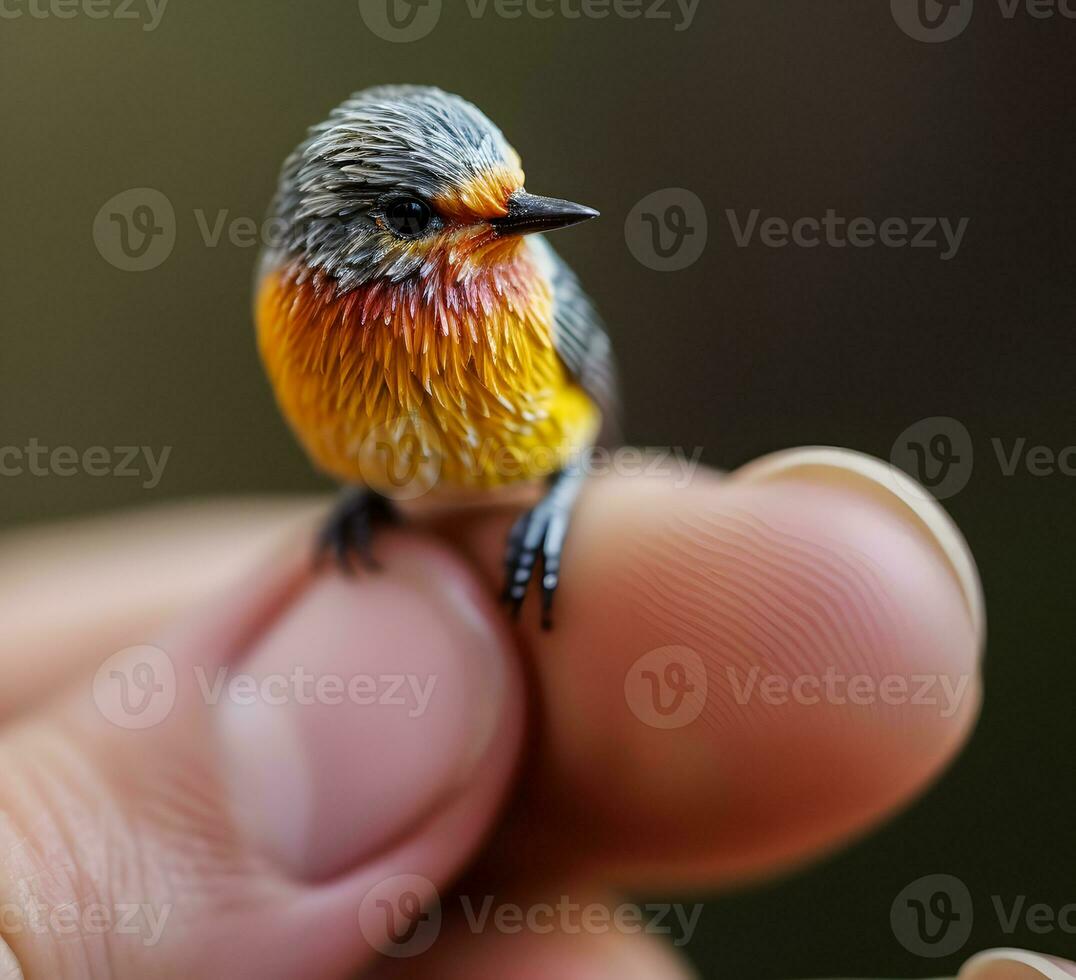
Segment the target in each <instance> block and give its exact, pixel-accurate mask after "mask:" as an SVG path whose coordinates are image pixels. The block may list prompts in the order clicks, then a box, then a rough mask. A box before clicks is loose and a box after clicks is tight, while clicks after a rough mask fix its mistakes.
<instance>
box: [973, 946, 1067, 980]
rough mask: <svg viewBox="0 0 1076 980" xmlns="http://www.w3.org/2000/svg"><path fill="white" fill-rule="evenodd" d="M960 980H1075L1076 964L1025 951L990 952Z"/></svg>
mask: <svg viewBox="0 0 1076 980" xmlns="http://www.w3.org/2000/svg"><path fill="white" fill-rule="evenodd" d="M958 976H959V980H1042V978H1043V977H1045V978H1046V980H1071V978H1072V977H1076V963H1072V962H1070V961H1069V960H1062V959H1057V958H1056V957H1053V956H1043V955H1042V954H1041V953H1031V952H1028V951H1026V950H1023V949H990V950H985V951H984V952H982V953H979V954H978V955H976V956H973V957H972V958H971V959H970V960H968V962H967V963H965V964H964V966H963V968H962V969H961V971H960V973H959V975H958Z"/></svg>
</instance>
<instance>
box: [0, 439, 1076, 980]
mask: <svg viewBox="0 0 1076 980" xmlns="http://www.w3.org/2000/svg"><path fill="white" fill-rule="evenodd" d="M322 507H323V505H322V504H321V503H320V502H313V503H312V502H277V503H272V502H231V503H217V504H210V505H186V506H183V507H172V508H166V509H162V510H160V511H157V512H149V513H143V514H138V515H134V516H126V517H119V518H109V519H106V520H104V521H96V522H91V523H88V524H85V525H82V524H79V525H73V526H70V527H61V528H57V529H52V530H49V529H46V530H44V531H40V530H37V531H30V532H24V533H22V534H20V535H16V536H13V537H11V538H10V539H9V540H8V541H7V542H6V543H5V546H4V547H3V548H2V549H0V586H2V587H0V595H2V596H3V598H2V599H0V615H2V617H3V621H4V623H5V624H6V626H7V629H6V630H5V640H4V642H3V644H2V646H0V663H2V666H3V671H4V677H5V684H4V686H3V689H2V691H0V720H2V721H3V723H4V727H3V728H2V729H0V767H2V771H3V772H4V773H5V778H4V780H3V784H2V788H0V811H2V813H3V817H4V819H3V822H2V824H0V852H2V853H3V854H4V855H5V860H4V862H3V864H2V865H0V909H3V910H4V917H3V919H0V933H2V934H3V936H4V937H5V938H6V940H7V944H8V946H9V951H8V955H7V960H8V964H9V965H8V967H7V972H6V973H4V972H2V971H0V977H18V976H20V975H25V976H26V977H37V976H47V977H57V978H64V977H90V976H93V977H97V976H112V977H117V978H121V980H122V978H127V977H131V978H134V977H138V978H145V977H185V978H186V977H216V976H221V977H223V976H228V977H246V976H250V977H259V978H272V977H280V978H292V977H304V978H305V977H322V976H325V977H332V976H342V975H347V973H348V971H349V970H353V969H355V968H362V967H365V968H368V969H375V968H380V969H382V970H386V972H392V971H400V972H401V973H403V974H404V975H408V976H416V977H421V976H437V977H450V978H451V977H468V978H478V980H481V978H483V977H504V976H513V977H554V976H555V977H565V978H591V977H629V978H630V977H634V976H639V977H654V978H657V977H665V976H668V977H679V976H685V975H688V974H689V973H690V971H689V969H688V968H687V967H686V966H685V965H684V964H683V963H681V962H680V961H679V960H678V959H677V958H676V957H675V956H674V954H673V952H672V951H671V949H670V948H669V947H667V946H665V945H663V944H662V943H661V942H660V941H659V940H657V939H655V938H654V937H653V936H651V935H648V934H646V933H645V932H642V933H640V932H639V931H637V929H636V928H634V927H629V925H628V924H625V922H621V923H620V925H613V926H610V925H609V922H608V921H606V922H605V924H604V925H601V924H600V923H598V920H599V919H600V918H601V916H600V915H595V918H594V919H593V920H592V921H591V926H589V927H588V926H587V925H586V924H585V923H584V924H583V926H582V928H579V929H575V928H573V927H570V924H569V926H566V923H565V919H564V918H563V917H562V916H560V914H559V913H558V914H557V915H555V916H552V917H550V918H549V919H548V922H547V918H546V917H545V912H544V910H545V908H546V907H547V906H548V907H550V908H552V907H553V906H555V905H556V904H557V903H558V900H559V898H560V896H568V897H569V898H570V900H571V902H572V903H574V904H576V905H578V906H583V907H586V906H590V905H593V908H594V909H599V910H600V909H602V908H606V909H613V908H615V907H616V906H617V901H618V900H617V899H616V897H615V896H616V893H617V890H619V889H622V888H631V889H658V888H672V887H676V888H684V887H706V888H713V887H717V886H727V885H729V884H730V883H735V882H738V881H741V880H744V879H748V878H756V877H759V876H765V875H771V874H774V873H775V872H777V871H780V870H781V869H784V868H787V867H789V866H791V865H794V864H796V863H799V862H803V861H805V860H807V859H808V858H810V857H811V856H813V855H815V854H818V853H819V852H822V851H825V850H828V849H832V848H834V847H836V846H838V845H839V844H840V843H841V842H842V841H845V840H847V839H848V838H849V837H851V836H853V835H856V834H858V833H861V832H862V831H863V830H864V828H866V827H869V826H870V825H872V824H874V823H876V822H878V821H880V820H882V819H883V818H884V817H885V816H886V815H887V814H889V813H891V812H893V811H894V810H895V809H896V808H898V807H900V806H901V805H902V804H904V803H905V802H906V801H907V800H908V799H909V798H910V797H911V796H913V795H915V794H916V793H917V792H919V791H920V790H921V789H922V788H923V787H924V786H925V785H926V784H928V783H929V782H930V780H932V779H933V778H934V777H935V776H936V775H937V774H938V772H939V771H940V770H941V769H942V768H943V767H944V766H945V764H946V763H947V762H948V760H949V759H950V758H951V757H952V755H953V754H954V752H955V751H956V750H957V749H958V748H959V746H960V745H961V743H962V742H963V741H964V739H965V738H966V737H967V735H968V733H969V731H970V729H971V727H972V724H973V722H974V719H975V716H976V713H977V709H978V704H979V697H980V686H979V671H978V664H979V655H980V649H981V646H982V640H983V608H982V599H981V595H980V590H979V584H978V578H977V575H976V572H975V568H974V564H973V562H972V559H971V557H970V555H969V554H968V552H967V550H966V547H965V545H964V544H963V542H962V539H961V538H960V536H959V533H958V532H957V531H956V530H955V528H954V527H953V526H952V525H951V523H950V522H949V521H948V519H947V518H946V517H945V515H944V514H943V513H942V511H941V510H940V508H938V506H937V505H936V504H934V503H933V502H931V501H928V500H927V499H926V497H925V496H924V495H923V494H921V493H920V492H919V491H918V490H916V489H915V488H914V487H913V486H912V485H911V484H910V483H908V482H907V481H905V480H903V478H901V477H899V476H897V475H896V474H895V473H893V472H892V471H891V470H890V469H889V468H888V467H886V466H884V465H883V464H881V463H878V462H876V461H872V460H868V459H866V458H865V457H861V456H857V455H854V454H851V453H844V452H838V451H833V450H799V451H793V452H790V453H783V454H778V455H777V456H775V457H770V458H768V459H766V460H763V461H760V462H759V463H756V464H753V465H752V466H751V467H748V468H747V469H746V470H744V471H740V472H739V473H737V474H734V475H732V476H731V477H727V478H721V477H718V476H716V475H713V474H708V475H707V474H699V475H698V476H697V477H696V479H695V480H694V482H693V483H692V484H691V485H690V486H689V487H687V488H683V489H676V488H674V487H672V486H671V485H670V484H669V483H668V482H667V481H665V480H662V479H658V478H638V479H635V480H625V479H619V478H608V479H603V480H600V481H595V482H594V483H592V485H591V486H589V487H588V489H587V491H586V493H585V495H584V497H583V499H582V501H581V504H580V507H579V510H578V513H577V515H576V518H575V523H574V526H573V532H572V536H571V539H570V542H569V549H568V552H567V554H566V561H565V568H564V587H563V588H562V590H561V594H560V596H559V600H558V603H559V604H558V622H557V627H556V629H555V630H554V631H553V632H552V633H549V634H543V633H542V632H540V630H539V629H538V625H537V620H538V617H537V616H536V615H534V610H533V609H528V610H524V616H523V618H522V619H521V622H520V624H519V626H518V628H516V629H515V630H514V631H513V630H512V629H511V628H510V626H509V624H508V623H507V622H506V620H505V617H504V615H503V613H502V611H501V610H499V609H498V608H497V607H496V604H495V602H494V601H493V599H492V598H491V596H492V595H493V590H494V588H495V586H496V582H497V580H498V573H499V563H500V554H501V546H502V543H503V540H504V534H505V531H506V529H507V526H508V523H509V522H510V520H511V517H512V514H511V513H509V512H507V511H500V512H489V511H483V512H482V513H480V514H478V513H476V514H469V515H466V516H463V517H457V518H455V519H453V520H452V521H451V522H448V521H445V520H442V521H441V522H440V523H438V524H436V525H432V526H430V527H427V528H424V529H419V530H404V531H390V532H386V533H385V534H384V535H383V536H381V537H380V538H379V541H378V544H377V549H376V554H377V556H378V558H379V560H380V562H381V564H382V566H383V568H382V571H381V572H380V573H378V574H361V575H359V576H358V577H356V578H355V579H354V580H349V579H347V578H345V577H344V576H342V575H340V574H339V573H337V572H331V571H327V572H325V573H323V574H320V575H315V574H313V573H312V572H311V570H310V563H309V558H310V540H311V537H312V534H313V528H314V526H315V523H316V519H317V515H318V514H320V512H321V510H322ZM265 551H270V552H271V553H272V555H271V557H269V558H262V559H260V570H258V571H257V572H256V573H255V574H253V575H250V574H244V573H243V569H244V568H247V567H248V566H250V565H252V564H255V563H256V561H255V559H256V556H258V555H259V554H261V553H263V552H265ZM237 582H238V584H236V583H237ZM142 643H151V644H153V647H155V648H156V650H157V652H156V653H155V652H153V651H152V650H149V651H147V650H146V649H144V648H143V649H142V650H141V652H135V653H131V654H127V655H121V656H119V657H116V656H113V655H114V654H115V653H116V651H119V650H121V649H123V648H127V647H130V646H132V645H133V644H142ZM669 648H672V649H669ZM654 651H659V652H657V653H655V652H654ZM147 665H148V666H149V668H150V671H151V673H148V674H147V673H146V670H145V668H146V666H147ZM670 667H671V670H670ZM170 672H171V673H170ZM921 676H929V677H933V678H934V679H935V681H936V682H937V683H936V684H935V687H934V692H935V694H936V696H935V697H934V698H933V700H932V702H931V703H913V701H916V700H917V699H914V698H912V697H911V694H912V693H914V690H905V691H904V693H903V694H902V693H901V686H900V683H899V682H900V679H901V678H903V679H905V681H906V683H911V679H912V678H913V677H917V678H918V677H921ZM857 677H859V678H865V680H859V681H857V680H855V679H856V678H857ZM401 678H402V680H400V681H399V683H397V682H398V679H401ZM827 678H828V680H827ZM887 679H889V680H887ZM893 679H895V680H893ZM941 681H946V682H947V683H948V685H949V686H948V687H946V686H945V685H944V684H942V683H941ZM667 682H671V686H669V684H668V683H667ZM782 685H783V686H782ZM852 685H858V688H857V689H856V691H853V690H852ZM885 685H888V686H885ZM390 689H391V690H390ZM857 692H858V693H857ZM150 722H153V723H152V724H150ZM508 800H510V805H507V806H506V801H508ZM464 872H466V876H465V877H464V878H463V879H462V881H461V880H460V878H459V876H460V875H461V874H463V873H464ZM436 893H439V894H440V901H439V902H436V901H434V896H435V894H436ZM412 895H414V896H417V897H419V898H421V899H422V900H423V901H424V902H425V903H426V912H425V913H424V914H425V917H424V918H418V919H416V920H415V921H414V922H409V921H408V916H409V914H410V912H411V911H413V910H412V909H411V904H410V902H411V897H412ZM488 897H492V900H493V901H492V908H494V909H499V908H503V907H507V906H513V907H514V906H518V907H519V908H520V909H521V910H522V911H523V913H524V915H526V913H527V912H528V911H533V910H535V909H539V910H541V911H542V919H541V928H529V927H526V926H524V927H523V928H519V929H517V928H515V926H514V925H513V926H511V927H507V926H506V925H505V922H506V921H507V920H505V919H498V918H496V917H495V916H491V917H487V918H486V919H484V920H482V921H481V924H480V925H479V926H478V927H477V928H476V922H477V921H478V920H477V919H476V916H481V908H482V907H483V905H484V903H485V902H486V899H487V898H488ZM91 908H92V909H94V911H95V914H94V917H93V918H92V919H91V917H90V915H89V911H90V910H91ZM132 909H133V910H134V912H135V913H137V914H133V913H130V910H132ZM431 909H432V910H433V914H430V912H431ZM127 914H133V920H132V922H130V923H128V926H129V928H127V929H121V928H120V924H119V919H120V918H121V917H122V916H124V915H127ZM575 914H578V913H575ZM610 914H611V913H610ZM534 921H537V920H536V919H535V920H534ZM550 923H551V924H552V927H551V928H550V929H548V930H547V929H546V928H545V927H546V925H547V924H550ZM409 926H413V928H408V927H409ZM390 929H395V930H396V932H397V934H398V938H399V937H405V938H404V941H403V942H400V943H397V944H396V946H395V948H394V947H393V943H392V942H391V941H390V939H389V937H388V935H387V931H388V930H390ZM0 945H2V944H0ZM424 946H428V947H429V948H428V950H427V951H425V952H420V950H421V949H422V948H423V947H424ZM377 947H383V948H384V950H385V951H386V952H389V953H397V954H399V953H404V954H415V955H404V956H398V957H396V958H394V957H392V956H389V957H386V956H384V955H383V954H382V953H380V952H378V950H377ZM20 964H21V971H22V973H21V974H20V972H19V971H20ZM975 969H987V970H990V969H995V970H996V969H997V968H996V967H991V966H989V965H987V966H985V967H984V966H983V965H982V963H981V962H980V965H979V966H977V967H975ZM1060 969H1064V968H1060ZM393 975H395V973H394V974H393ZM968 975H969V976H971V974H970V973H969V974H968ZM1022 975H1024V974H1018V973H1015V972H1012V973H1004V974H1002V973H997V972H994V973H978V974H975V976H976V977H977V978H978V977H986V976H989V977H990V978H991V980H994V978H997V977H1002V976H1005V977H1008V976H1014V977H1015V976H1022ZM1027 975H1038V974H1027ZM1041 975H1045V976H1050V974H1048V973H1042V974H1041ZM1057 975H1058V976H1060V975H1062V974H1057Z"/></svg>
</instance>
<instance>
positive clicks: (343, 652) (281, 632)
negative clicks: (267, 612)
mask: <svg viewBox="0 0 1076 980" xmlns="http://www.w3.org/2000/svg"><path fill="white" fill-rule="evenodd" d="M476 589H477V587H476V586H475V585H474V584H473V581H472V579H471V577H470V574H469V573H468V572H467V570H466V569H464V568H463V567H462V566H460V565H459V563H458V562H457V560H456V559H454V558H452V557H451V556H449V555H447V554H445V553H443V552H441V551H440V550H439V549H436V548H435V547H434V546H432V545H428V544H420V543H407V544H402V545H400V546H399V547H395V548H393V549H391V555H390V557H389V559H388V561H387V562H386V564H385V567H384V569H383V570H382V571H380V572H379V573H377V574H364V575H360V576H358V577H356V578H351V579H349V578H347V577H345V576H343V575H339V574H326V575H323V576H320V577H318V578H316V579H315V580H313V581H312V582H311V584H310V585H309V587H308V588H307V589H306V590H305V591H304V592H303V593H302V594H300V595H299V596H297V597H296V598H295V600H294V601H293V602H292V603H291V605H290V606H289V607H288V608H286V609H285V610H283V611H282V612H281V613H280V614H279V616H278V618H277V619H276V621H275V622H273V623H271V624H270V625H269V626H268V627H267V628H266V629H265V630H264V631H263V632H262V634H261V635H260V636H259V637H258V638H257V639H256V640H255V642H254V644H253V646H252V648H251V649H250V650H248V651H247V652H246V653H245V655H243V656H241V657H240V658H238V659H237V662H235V663H234V664H232V665H231V666H229V667H228V668H227V669H226V674H225V675H224V680H223V682H221V675H219V674H218V675H217V676H215V677H213V678H210V679H209V683H214V682H216V683H219V684H220V690H219V700H218V702H217V711H218V716H219V717H218V721H219V725H218V727H219V733H220V737H221V740H222V746H223V752H222V754H223V757H224V760H225V766H224V772H225V778H226V779H227V780H228V782H229V788H230V790H231V795H232V799H233V801H234V810H235V819H236V822H237V825H238V827H239V829H240V830H241V831H243V832H245V833H246V834H248V835H249V837H250V839H251V842H252V844H253V845H254V846H255V847H256V848H258V849H260V850H261V851H262V852H263V853H266V854H267V855H269V856H270V857H271V858H272V859H274V860H275V861H277V862H279V863H280V864H281V865H283V867H284V868H285V870H287V871H288V872H290V873H292V874H293V875H295V876H297V877H302V878H306V879H323V878H327V877H330V876H333V875H336V874H340V873H343V872H344V871H347V870H350V869H351V868H354V867H355V866H357V865H358V864H359V863H360V862H362V861H363V859H364V858H367V857H372V856H375V855H377V854H378V853H379V852H380V851H381V850H382V849H384V848H386V847H388V846H390V845H393V844H395V843H397V842H399V841H402V840H404V839H406V837H407V835H408V834H409V832H411V831H412V830H415V829H417V827H418V826H420V825H421V823H422V822H423V821H424V820H425V819H426V818H428V817H429V816H431V815H432V813H433V812H434V811H435V810H436V809H437V808H438V807H439V806H441V805H444V804H445V803H446V802H447V801H448V800H450V799H452V798H453V797H454V796H455V794H456V793H458V792H460V791H461V790H462V788H463V787H464V785H465V784H466V782H467V780H468V777H469V776H470V775H471V774H472V773H473V772H474V770H475V767H476V766H477V765H478V764H479V763H480V761H481V759H482V756H483V755H484V753H485V751H486V749H487V748H488V747H489V746H490V744H491V741H492V739H493V737H494V735H495V733H496V732H497V730H498V727H499V722H500V720H501V711H502V706H503V704H504V699H505V687H506V673H505V660H504V658H505V651H504V649H503V647H502V643H501V639H500V635H499V632H498V630H497V627H496V626H495V625H494V623H493V620H492V619H491V617H489V616H487V615H486V613H485V612H484V611H483V610H482V609H480V608H479V603H478V602H477V599H476V593H475V590H476Z"/></svg>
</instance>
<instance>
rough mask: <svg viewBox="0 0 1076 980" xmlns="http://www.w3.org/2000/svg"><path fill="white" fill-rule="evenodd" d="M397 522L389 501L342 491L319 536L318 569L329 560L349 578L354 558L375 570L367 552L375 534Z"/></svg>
mask: <svg viewBox="0 0 1076 980" xmlns="http://www.w3.org/2000/svg"><path fill="white" fill-rule="evenodd" d="M396 522H397V514H396V510H395V509H394V507H393V505H392V501H390V500H389V499H388V498H386V497H382V496H381V494H379V493H377V492H376V491H374V490H369V489H366V488H363V489H356V490H345V491H344V492H343V493H342V494H341V495H340V499H339V500H338V501H337V502H336V503H335V504H334V505H333V509H332V512H331V513H330V514H329V517H328V520H326V522H325V526H324V527H323V528H322V530H321V534H320V535H318V542H317V553H316V556H315V560H316V562H317V564H318V565H321V564H322V563H323V562H324V561H325V559H326V557H332V558H334V559H335V560H336V563H337V565H339V566H340V568H341V569H343V571H345V572H347V573H348V574H349V575H350V574H352V573H354V571H355V564H354V560H355V559H356V558H357V559H358V560H359V561H360V562H362V564H363V565H365V566H366V567H367V568H369V569H376V568H377V562H376V561H374V558H373V555H372V554H371V551H370V548H371V545H372V544H373V538H374V530H375V529H376V528H377V526H378V525H385V524H395V523H396Z"/></svg>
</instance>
